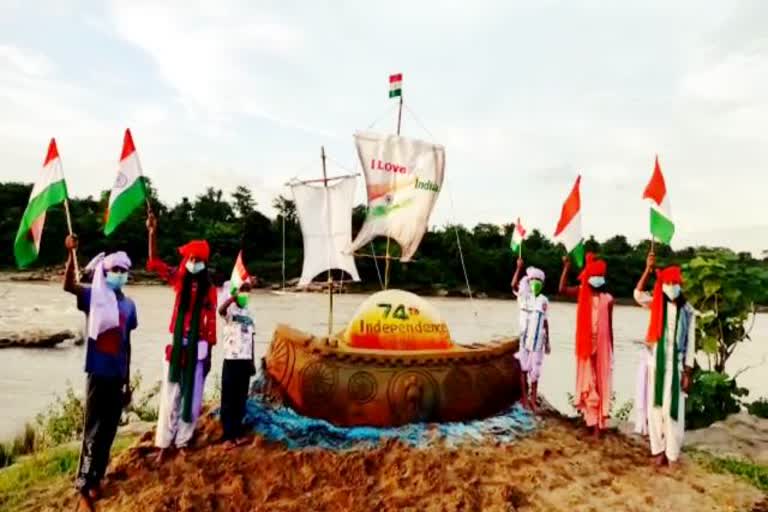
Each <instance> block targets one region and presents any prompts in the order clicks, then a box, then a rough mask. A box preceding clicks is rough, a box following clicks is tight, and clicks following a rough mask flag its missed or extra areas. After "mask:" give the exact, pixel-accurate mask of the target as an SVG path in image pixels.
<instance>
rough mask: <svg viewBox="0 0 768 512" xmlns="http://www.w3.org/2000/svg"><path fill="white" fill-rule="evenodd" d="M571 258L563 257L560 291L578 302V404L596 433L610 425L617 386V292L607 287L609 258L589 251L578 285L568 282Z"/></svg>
mask: <svg viewBox="0 0 768 512" xmlns="http://www.w3.org/2000/svg"><path fill="white" fill-rule="evenodd" d="M569 269H570V260H569V259H568V257H567V256H566V257H565V258H563V273H562V275H561V276H560V294H562V295H567V296H570V297H575V298H577V299H578V303H577V305H576V392H575V393H574V402H575V403H574V405H575V407H576V409H577V410H578V411H579V413H580V414H581V415H582V417H583V418H584V421H585V423H586V424H587V427H588V428H593V429H594V435H595V437H600V432H601V431H603V430H605V429H606V428H607V426H608V415H609V412H610V407H611V393H612V389H613V304H614V300H613V296H612V295H611V294H610V293H608V292H606V291H605V274H606V270H607V269H606V264H605V261H603V260H599V259H597V258H595V256H594V255H593V254H592V253H587V256H586V263H585V265H584V270H583V271H582V272H581V274H580V275H579V282H580V284H579V285H578V286H568V270H569Z"/></svg>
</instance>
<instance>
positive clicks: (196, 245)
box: [179, 240, 211, 261]
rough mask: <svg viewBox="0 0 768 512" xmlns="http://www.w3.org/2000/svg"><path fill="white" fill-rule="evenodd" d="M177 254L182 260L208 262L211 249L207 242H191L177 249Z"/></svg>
mask: <svg viewBox="0 0 768 512" xmlns="http://www.w3.org/2000/svg"><path fill="white" fill-rule="evenodd" d="M179 253H180V254H181V256H182V258H183V259H184V260H187V259H189V258H192V257H194V258H196V259H198V260H202V261H208V258H209V257H210V255H211V248H210V247H208V242H207V241H205V240H192V241H191V242H188V243H187V244H185V245H182V246H181V247H179Z"/></svg>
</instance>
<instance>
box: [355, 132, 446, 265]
mask: <svg viewBox="0 0 768 512" xmlns="http://www.w3.org/2000/svg"><path fill="white" fill-rule="evenodd" d="M355 144H356V146H357V154H358V156H359V157H360V163H361V164H362V167H363V170H364V173H365V184H366V188H367V192H368V213H367V216H366V219H365V223H364V224H363V227H362V228H361V229H360V232H359V233H358V235H357V238H356V239H355V241H354V242H353V243H352V246H351V250H352V251H356V250H357V249H359V248H360V247H362V246H364V245H365V244H367V243H368V242H370V241H371V240H373V239H374V238H376V237H379V236H383V237H390V238H392V239H393V240H395V241H396V242H397V243H398V244H400V249H401V254H400V260H401V261H409V260H410V259H411V257H412V256H413V254H414V253H415V252H416V249H417V248H418V247H419V244H420V243H421V239H422V238H423V237H424V232H425V231H426V230H427V225H428V223H429V216H430V214H431V213H432V209H433V208H434V206H435V202H436V201H437V196H438V195H439V194H440V191H441V190H442V188H443V176H444V172H445V149H444V148H443V146H438V145H435V144H431V143H429V142H424V141H420V140H415V139H409V138H406V137H401V136H398V135H380V134H375V133H358V134H355Z"/></svg>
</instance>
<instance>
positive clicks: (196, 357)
mask: <svg viewBox="0 0 768 512" xmlns="http://www.w3.org/2000/svg"><path fill="white" fill-rule="evenodd" d="M147 230H148V232H149V260H148V261H147V270H149V271H151V272H156V273H157V274H158V275H160V277H162V278H163V279H164V280H166V281H167V282H168V284H170V285H171V286H172V287H173V289H174V292H175V293H176V299H175V303H174V308H173V314H172V315H171V323H170V327H169V331H170V333H171V334H172V335H173V338H172V342H171V343H170V344H168V345H166V347H165V354H164V359H163V368H164V374H163V380H162V384H161V389H160V408H159V410H158V420H157V429H156V431H155V445H156V446H157V447H158V448H160V452H159V454H158V462H162V461H163V459H164V456H165V454H166V451H167V450H168V448H170V447H171V446H172V445H175V446H176V447H177V448H180V449H184V448H186V447H187V445H188V444H189V441H190V440H191V439H192V436H193V434H194V431H195V425H196V423H197V419H198V417H199V416H200V408H201V406H202V400H203V389H204V387H205V377H206V376H207V375H208V372H209V371H210V369H211V347H212V346H213V345H215V344H216V302H217V294H216V287H215V286H214V285H213V283H212V282H211V278H210V276H209V274H208V269H207V262H208V258H209V256H210V248H209V247H208V242H206V241H205V240H192V241H191V242H189V243H187V244H186V245H183V246H181V247H179V254H180V255H181V258H182V259H181V263H180V264H179V266H178V267H171V266H169V265H167V264H166V263H165V262H164V261H162V260H161V259H160V258H158V256H157V249H156V231H157V220H156V219H155V216H154V215H152V214H150V215H149V218H148V219H147Z"/></svg>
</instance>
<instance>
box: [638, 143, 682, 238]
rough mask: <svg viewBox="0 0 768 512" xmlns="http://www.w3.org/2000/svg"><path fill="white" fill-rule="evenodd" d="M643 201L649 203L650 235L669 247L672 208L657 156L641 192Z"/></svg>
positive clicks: (671, 228) (671, 233) (673, 232)
mask: <svg viewBox="0 0 768 512" xmlns="http://www.w3.org/2000/svg"><path fill="white" fill-rule="evenodd" d="M643 199H648V200H649V202H650V203H651V235H652V236H653V237H654V238H656V239H657V240H659V241H660V242H663V243H665V244H667V245H669V243H670V242H671V241H672V235H674V234H675V224H674V223H673V222H672V208H671V207H670V205H669V195H668V194H667V185H666V183H665V182H664V175H663V174H661V166H660V165H659V157H658V156H657V157H656V164H655V165H654V167H653V175H652V176H651V181H649V182H648V186H646V187H645V191H644V192H643Z"/></svg>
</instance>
